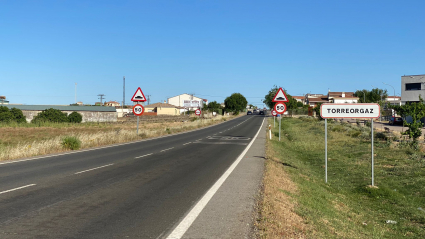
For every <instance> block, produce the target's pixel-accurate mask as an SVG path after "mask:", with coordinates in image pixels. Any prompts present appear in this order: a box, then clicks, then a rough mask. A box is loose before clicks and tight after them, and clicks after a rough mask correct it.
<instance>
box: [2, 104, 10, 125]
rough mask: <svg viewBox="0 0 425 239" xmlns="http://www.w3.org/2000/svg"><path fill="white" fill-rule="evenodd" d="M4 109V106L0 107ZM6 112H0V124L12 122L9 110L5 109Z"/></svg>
mask: <svg viewBox="0 0 425 239" xmlns="http://www.w3.org/2000/svg"><path fill="white" fill-rule="evenodd" d="M0 107H5V106H0ZM5 108H6V109H7V111H0V122H4V123H9V122H10V121H12V120H13V114H12V113H11V112H10V111H9V108H7V107H5Z"/></svg>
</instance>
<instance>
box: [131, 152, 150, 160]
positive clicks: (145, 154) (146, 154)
mask: <svg viewBox="0 0 425 239" xmlns="http://www.w3.org/2000/svg"><path fill="white" fill-rule="evenodd" d="M152 154H153V153H151V154H145V155H142V156H139V157H135V159H138V158H143V157H146V156H149V155H152Z"/></svg>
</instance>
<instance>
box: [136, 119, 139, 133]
mask: <svg viewBox="0 0 425 239" xmlns="http://www.w3.org/2000/svg"><path fill="white" fill-rule="evenodd" d="M136 133H137V135H139V116H137V131H136Z"/></svg>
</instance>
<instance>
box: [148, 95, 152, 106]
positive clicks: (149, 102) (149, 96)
mask: <svg viewBox="0 0 425 239" xmlns="http://www.w3.org/2000/svg"><path fill="white" fill-rule="evenodd" d="M150 104H151V95H148V105H150Z"/></svg>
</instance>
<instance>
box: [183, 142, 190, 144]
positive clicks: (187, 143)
mask: <svg viewBox="0 0 425 239" xmlns="http://www.w3.org/2000/svg"><path fill="white" fill-rule="evenodd" d="M191 143H192V142H189V143H185V144H183V145H188V144H191Z"/></svg>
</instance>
